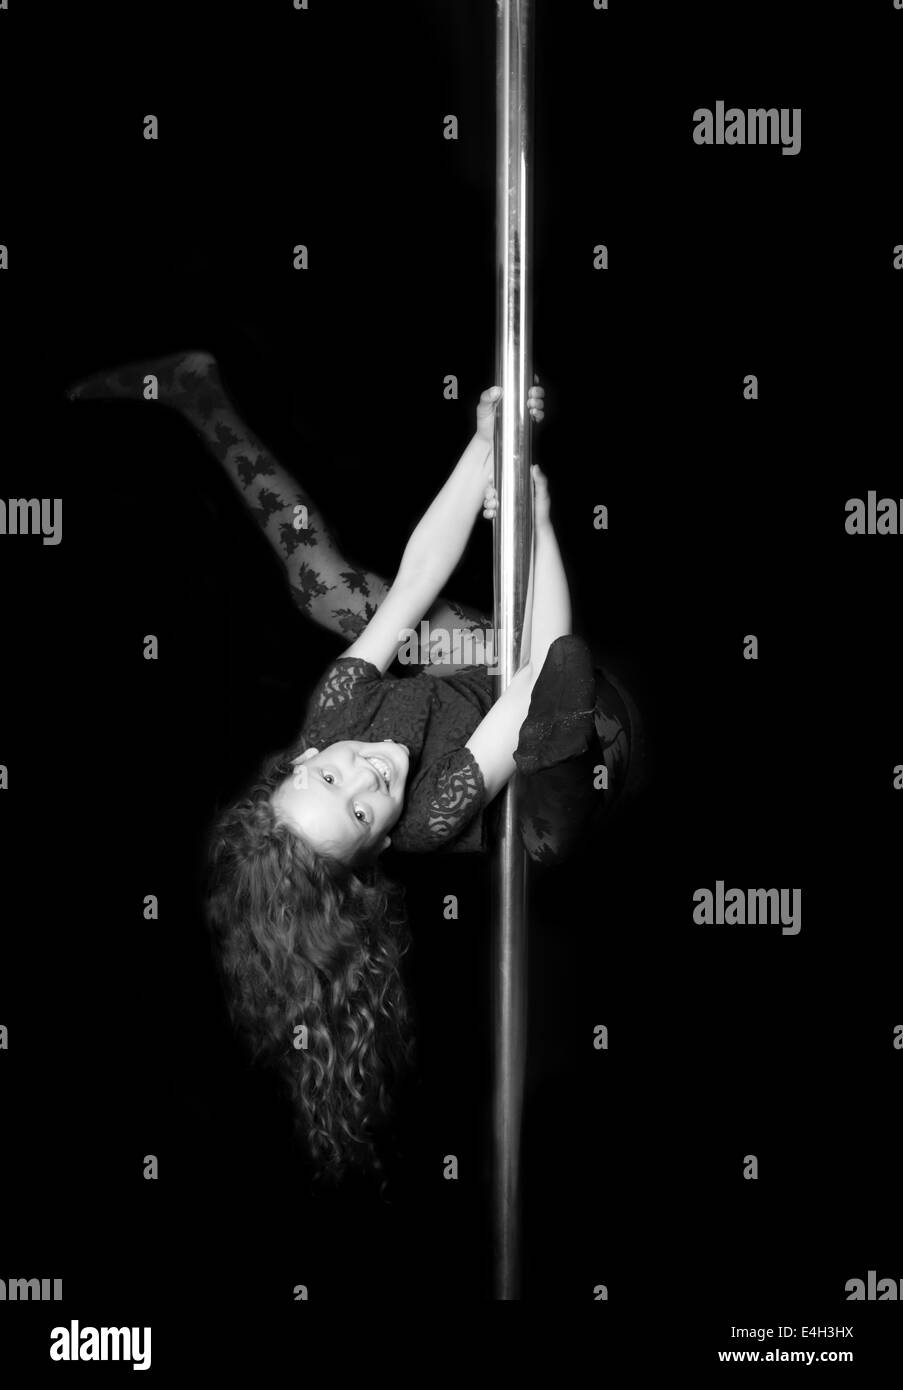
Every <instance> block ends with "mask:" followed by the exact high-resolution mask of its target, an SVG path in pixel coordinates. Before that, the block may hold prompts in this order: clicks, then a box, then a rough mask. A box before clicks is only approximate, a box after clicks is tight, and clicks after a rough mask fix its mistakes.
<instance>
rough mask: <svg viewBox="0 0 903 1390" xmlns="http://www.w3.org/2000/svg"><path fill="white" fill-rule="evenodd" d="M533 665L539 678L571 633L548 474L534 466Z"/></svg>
mask: <svg viewBox="0 0 903 1390" xmlns="http://www.w3.org/2000/svg"><path fill="white" fill-rule="evenodd" d="M531 585H532V610H531V609H529V608H528V610H527V612H528V613H529V614H530V653H529V655H530V662H531V665H532V666H533V669H534V670H535V671H536V673H537V675H539V673H540V671H541V670H542V666H543V662H544V661H545V659H546V655H547V653H548V650H549V647H550V646H551V645H552V643H553V642H554V641H555V639H556V637H564V636H566V635H567V634H568V633H569V632H570V630H571V595H570V590H569V588H568V581H567V574H566V573H565V568H564V562H563V560H562V558H561V551H560V550H559V548H558V540H557V537H556V535H555V528H554V527H553V525H552V518H551V507H550V503H549V488H548V482H547V479H546V476H545V474H544V473H543V471H542V469H541V468H539V467H538V465H534V467H533V564H532V569H531Z"/></svg>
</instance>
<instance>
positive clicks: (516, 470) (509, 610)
mask: <svg viewBox="0 0 903 1390" xmlns="http://www.w3.org/2000/svg"><path fill="white" fill-rule="evenodd" d="M496 7H497V14H496V180H497V183H496V272H497V276H498V301H497V318H496V377H495V380H496V382H497V383H498V384H499V385H500V386H501V387H502V400H501V406H500V408H499V411H498V413H497V416H496V429H495V479H496V487H497V488H498V494H499V507H498V513H497V517H496V522H495V541H494V554H493V561H494V575H493V578H494V584H495V589H494V622H495V629H496V634H497V646H496V651H497V652H498V653H499V675H498V690H497V695H496V698H498V695H500V694H501V693H502V691H503V690H504V689H505V687H506V686H507V685H508V683H509V681H510V680H511V678H512V676H513V675H514V674H515V673H516V671H517V669H518V667H519V665H520V660H519V658H520V651H521V639H522V632H523V625H524V605H525V602H526V596H527V584H528V581H529V570H530V557H531V554H532V548H533V505H532V501H533V495H532V484H531V478H530V421H529V418H528V415H527V393H528V390H529V387H530V383H531V382H532V376H531V373H530V360H531V351H532V343H531V315H530V307H531V305H530V290H531V283H530V269H531V265H530V251H531V247H530V242H531V191H530V164H531V156H532V140H531V130H530V119H531V105H532V87H533V54H532V33H531V30H532V20H533V14H532V7H533V0H496ZM517 792H518V788H517V780H516V778H515V779H513V780H512V781H511V782H509V783H508V786H507V788H506V789H505V791H504V792H503V793H502V797H503V800H502V805H501V807H500V816H499V839H498V844H497V847H496V850H495V860H494V865H493V882H492V895H493V926H492V945H493V952H492V954H493V1040H494V1041H493V1054H494V1055H493V1170H492V1188H493V1191H492V1197H493V1237H494V1250H493V1283H494V1296H495V1298H497V1299H517V1298H519V1297H520V1294H521V1212H520V1206H521V1200H520V1141H521V1112H522V1107H523V1091H524V1068H525V1062H526V1042H527V1037H526V1022H527V989H526V983H527V982H526V970H527V958H526V956H527V895H526V882H527V857H526V853H525V851H524V849H523V846H522V844H521V841H520V836H519V834H518V829H517Z"/></svg>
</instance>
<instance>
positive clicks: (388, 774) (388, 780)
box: [366, 753, 392, 787]
mask: <svg viewBox="0 0 903 1390" xmlns="http://www.w3.org/2000/svg"><path fill="white" fill-rule="evenodd" d="M366 761H367V762H368V763H369V764H370V766H371V767H373V768H375V769H376V771H377V772H378V773H379V775H380V777H381V778H382V779H383V781H384V782H385V784H386V786H387V787H391V784H392V767H391V765H390V764H389V763H388V762H387V761H386V759H385V758H381V757H380V756H379V754H378V753H368V754H367V755H366Z"/></svg>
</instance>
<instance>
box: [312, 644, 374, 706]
mask: <svg viewBox="0 0 903 1390" xmlns="http://www.w3.org/2000/svg"><path fill="white" fill-rule="evenodd" d="M374 677H375V678H376V679H377V680H379V679H380V671H379V667H378V666H374V665H373V662H372V661H364V660H363V658H362V657H359V656H340V657H338V658H337V660H335V661H334V662H333V663H332V665H331V666H330V668H329V670H328V671H327V672H326V674H325V676H324V677H323V679H322V681H321V682H320V685H319V687H318V689H317V691H316V692H315V695H314V699H313V700H312V701H311V706H310V713H311V716H313V717H316V715H318V714H322V713H323V712H324V711H325V710H335V709H340V708H341V706H342V705H345V704H347V703H348V701H349V700H350V699H351V697H352V695H353V694H354V691H355V689H356V687H357V686H358V685H359V684H360V683H361V682H362V681H369V680H373V679H374Z"/></svg>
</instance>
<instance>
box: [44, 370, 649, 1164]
mask: <svg viewBox="0 0 903 1390" xmlns="http://www.w3.org/2000/svg"><path fill="white" fill-rule="evenodd" d="M149 376H153V377H155V378H156V379H157V383H158V393H159V395H158V399H159V401H160V402H162V403H163V404H164V405H166V406H169V407H171V408H173V409H175V410H177V411H179V412H180V413H181V414H182V415H183V416H184V417H185V418H186V419H187V420H188V421H189V422H190V423H191V425H192V426H193V427H194V428H195V430H196V431H197V432H198V433H199V434H200V435H201V437H202V438H203V439H204V441H205V442H206V443H207V445H208V446H209V448H210V449H211V451H212V452H213V454H214V455H215V456H216V457H217V459H218V460H219V461H220V462H221V463H222V465H223V467H224V468H225V469H226V471H227V473H228V475H229V477H230V478H231V480H232V481H233V483H234V484H235V485H236V487H237V488H238V489H239V491H240V493H241V495H242V497H243V499H244V501H245V502H246V504H247V506H248V508H249V509H250V511H251V513H252V515H254V517H255V519H256V520H257V521H258V523H259V524H260V525H261V526H262V528H263V530H264V533H265V534H266V536H267V538H268V539H269V540H270V542H271V544H272V545H273V547H274V548H275V549H276V551H277V553H278V554H279V555H280V557H281V558H282V560H283V562H284V564H285V568H286V572H287V575H288V579H289V583H290V585H291V589H292V594H293V597H294V599H295V601H296V602H297V603H298V605H299V606H300V607H301V608H302V609H303V610H304V611H305V612H306V613H307V614H308V615H309V616H310V617H311V618H313V619H314V620H315V621H316V622H318V623H320V624H321V625H323V626H325V627H327V628H329V629H330V630H331V631H333V632H336V633H338V634H339V635H341V636H342V637H344V638H345V639H346V640H348V639H349V638H351V639H353V640H352V641H351V645H350V646H348V647H347V649H346V650H345V651H344V652H343V653H342V654H341V655H340V656H338V657H337V658H336V659H335V660H334V661H333V662H332V664H331V665H330V667H329V668H328V670H327V671H326V672H325V673H323V675H322V677H321V679H320V680H319V682H318V684H317V686H316V688H315V689H314V691H313V694H312V695H311V697H310V700H309V703H308V706H307V711H306V716H305V719H304V722H303V725H302V727H301V730H300V733H299V736H298V738H297V740H295V742H294V743H293V744H292V746H291V747H290V748H288V749H285V750H282V751H280V752H278V753H276V754H275V755H271V756H270V757H269V758H268V759H267V761H266V762H265V763H264V765H263V767H262V768H261V770H260V772H259V774H258V776H257V777H256V779H255V781H254V783H253V785H252V786H251V787H249V788H248V789H247V791H246V793H245V795H244V796H243V797H242V798H241V799H240V800H239V801H238V802H236V803H235V804H233V805H231V806H229V807H228V808H226V809H225V810H222V811H221V812H219V813H218V815H217V818H216V820H215V823H214V825H213V827H212V830H211V834H210V839H209V856H208V863H209V871H208V875H207V883H206V893H205V905H206V912H207V919H208V922H209V923H210V926H211V929H212V932H213V935H214V939H215V941H216V943H217V946H218V949H219V952H220V959H221V962H222V969H223V975H224V983H225V985H226V989H227V997H228V1000H229V1006H230V1013H231V1016H232V1019H233V1022H234V1023H235V1025H236V1027H238V1028H239V1029H240V1030H241V1031H242V1032H243V1034H244V1035H245V1036H246V1038H247V1040H248V1042H249V1044H250V1046H251V1049H252V1052H253V1054H254V1056H255V1057H256V1058H259V1059H263V1060H266V1061H269V1062H270V1063H272V1064H274V1065H275V1066H276V1067H277V1069H278V1070H279V1071H280V1073H281V1074H282V1075H283V1077H284V1078H285V1080H286V1082H287V1084H288V1087H289V1091H290V1094H291V1097H292V1100H293V1105H294V1113H295V1115H296V1119H297V1123H298V1128H299V1133H300V1134H301V1135H302V1136H303V1138H304V1140H305V1141H306V1145H307V1148H308V1151H309V1153H310V1154H311V1156H312V1158H313V1159H314V1162H315V1165H316V1168H317V1171H318V1174H319V1175H321V1176H329V1177H331V1178H333V1179H335V1178H338V1177H340V1176H341V1175H342V1174H343V1173H345V1172H346V1171H347V1170H349V1169H353V1168H357V1169H367V1168H375V1169H377V1170H379V1169H381V1167H382V1160H381V1158H380V1155H379V1152H378V1149H377V1146H376V1142H375V1141H376V1137H377V1135H376V1128H377V1124H378V1122H379V1120H380V1119H381V1118H384V1117H386V1116H387V1115H388V1114H389V1113H390V1088H391V1083H392V1079H393V1076H394V1075H395V1074H396V1073H397V1072H398V1071H399V1070H400V1069H401V1068H402V1067H403V1066H405V1065H408V1064H409V1063H410V1061H411V1057H412V1055H413V1040H412V1037H411V1030H410V1025H409V1017H408V1009H407V1005H406V1000H405V994H404V989H403V985H402V979H401V974H400V962H401V958H402V956H403V955H404V953H405V951H406V949H407V947H408V944H409V934H408V929H407V923H406V920H405V916H404V912H403V909H402V892H401V890H400V889H399V888H398V887H397V886H396V885H395V884H394V883H393V882H392V880H391V879H390V878H389V877H387V876H386V874H385V873H384V872H383V869H382V865H381V856H382V855H383V854H384V853H385V852H386V851H387V850H388V849H389V848H390V847H392V848H393V849H394V850H395V851H402V852H408V853H424V852H429V851H436V852H440V853H460V852H466V851H481V850H485V849H486V848H487V847H488V844H489V841H490V839H491V830H492V825H491V823H490V815H489V814H487V808H489V807H490V805H492V804H493V803H495V805H496V806H497V805H498V802H497V800H496V799H497V797H498V794H499V792H500V791H501V790H502V789H503V788H504V787H505V785H506V784H507V782H508V781H509V780H510V778H511V777H512V776H513V775H514V773H515V772H516V771H517V772H519V773H520V775H521V785H520V796H519V809H520V832H521V837H522V840H523V843H524V845H525V847H526V849H527V851H528V853H529V854H530V856H531V858H532V859H534V860H535V861H536V862H537V863H541V864H544V865H547V864H557V863H560V862H561V861H562V860H563V859H564V858H566V857H567V855H568V854H569V853H570V852H571V851H572V850H573V849H574V848H575V846H577V845H578V844H581V843H584V842H585V841H586V839H587V838H588V836H589V835H590V834H591V833H592V831H593V829H594V828H595V826H596V825H597V824H598V823H599V821H600V820H601V819H602V817H603V816H604V815H607V814H608V813H609V812H610V810H611V808H612V806H613V805H615V804H618V803H623V801H624V800H625V799H627V798H629V796H630V795H631V792H632V790H633V789H635V787H636V785H637V784H638V783H639V781H640V779H641V776H642V772H643V762H644V760H643V756H642V752H643V740H642V733H641V727H640V722H639V716H638V713H637V710H636V706H635V705H634V703H633V700H632V697H631V696H630V694H629V692H628V691H627V690H626V688H625V687H624V686H623V684H622V683H621V682H620V681H619V680H618V679H617V678H616V677H614V676H613V675H611V673H610V672H609V673H608V674H606V673H605V672H603V671H602V669H601V667H599V666H597V665H594V660H593V656H592V653H591V652H590V649H589V648H588V647H587V645H586V643H585V642H583V641H582V639H580V638H578V637H574V636H572V635H571V632H570V628H571V609H570V599H569V594H568V586H567V581H566V577H565V572H564V567H563V565H562V562H561V556H560V553H559V550H558V545H557V541H556V538H555V533H554V530H553V527H552V522H551V515H550V503H549V493H548V487H547V483H546V479H545V477H544V475H543V473H542V471H541V470H540V469H539V468H538V467H534V469H533V503H534V547H533V557H532V569H531V577H530V585H529V589H528V595H527V609H526V613H525V618H524V629H525V632H526V633H528V634H529V656H528V658H527V660H526V661H525V662H524V664H523V665H522V666H521V667H520V669H519V670H518V671H517V673H516V675H515V676H514V677H513V679H512V680H511V681H510V683H509V685H508V687H507V689H506V690H505V691H504V692H503V693H502V694H501V696H500V697H499V698H498V699H497V700H495V702H494V703H493V701H494V696H495V690H494V678H493V676H492V675H491V674H490V672H489V668H488V666H487V661H489V662H490V663H491V661H492V659H493V649H494V644H493V643H492V641H491V638H490V640H489V641H488V642H485V641H481V640H480V639H482V638H485V637H489V635H490V631H491V620H490V619H489V618H488V617H486V616H484V615H483V614H481V613H478V612H476V611H474V610H473V609H469V608H465V607H464V606H462V605H460V604H457V603H454V602H452V601H450V600H449V599H446V598H444V597H441V593H442V588H443V586H444V584H445V582H446V580H447V579H448V577H449V576H450V575H451V574H452V572H453V571H454V569H455V568H456V567H457V565H458V562H459V561H460V559H461V556H462V554H463V552H464V549H465V546H466V544H467V541H468V538H469V536H470V533H471V530H472V528H473V524H474V522H475V520H476V518H477V516H478V514H479V513H480V511H481V510H482V512H483V515H484V517H486V518H488V519H492V518H493V517H494V516H495V513H496V511H497V506H498V501H497V496H496V492H495V488H494V485H493V428H494V419H495V412H496V406H497V404H498V401H499V399H500V396H501V390H500V388H498V387H492V388H490V389H489V390H487V391H484V392H483V394H482V396H481V398H480V403H479V405H478V407H477V423H476V431H475V433H474V435H473V438H472V439H471V440H470V442H469V443H468V445H467V447H466V449H465V450H464V453H463V454H462V456H461V458H460V459H459V461H458V463H457V465H456V467H455V468H454V470H453V472H452V473H451V476H450V477H449V478H448V480H447V481H446V483H445V485H444V486H443V487H442V489H441V490H440V492H439V494H438V495H437V497H436V499H435V500H434V502H433V503H432V505H431V506H430V507H429V509H428V510H427V512H426V513H425V515H424V516H423V518H422V520H421V521H420V522H419V524H418V525H417V527H416V528H415V530H414V531H413V533H412V535H411V537H410V540H409V541H408V544H407V546H406V548H405V550H404V554H403V555H402V558H401V563H400V564H399V567H398V571H397V573H396V575H395V577H394V579H393V580H392V581H391V583H390V582H388V581H387V580H386V579H384V578H382V577H380V576H379V575H376V574H374V573H372V572H370V571H367V570H362V569H360V568H359V567H357V566H355V565H353V564H351V563H350V562H349V561H348V559H347V558H346V557H345V556H343V555H342V554H341V553H340V551H339V550H338V548H337V547H336V545H335V542H334V539H333V537H332V536H331V535H330V532H329V530H328V528H327V526H326V524H325V522H324V520H323V517H322V515H321V514H320V512H319V510H318V508H317V506H316V504H315V503H314V502H313V500H312V499H311V497H310V496H309V495H308V494H307V493H306V492H305V491H304V490H303V488H302V487H300V486H299V484H298V482H297V481H296V480H295V479H294V478H293V477H291V476H290V475H289V474H288V473H287V472H286V471H285V470H284V469H283V468H282V467H281V466H280V465H279V463H278V462H277V461H276V459H275V458H274V457H273V456H272V454H271V453H269V452H268V451H267V450H266V448H265V447H264V446H263V444H261V442H260V441H259V440H258V439H257V438H256V437H255V436H254V435H253V434H251V432H250V431H249V430H248V428H247V426H246V425H245V424H244V422H243V421H242V420H241V418H240V417H239V416H238V414H237V412H236V410H235V408H234V406H233V405H232V403H231V401H230V400H229V398H228V395H227V393H226V391H225V389H224V387H223V384H222V381H221V378H220V374H219V371H218V368H217V365H216V362H215V360H214V358H213V357H212V356H211V355H210V354H208V353H199V352H193V353H183V354H177V355H174V356H172V357H168V358H164V359H158V360H155V361H150V362H144V363H136V364H132V365H131V366H127V367H124V368H122V369H119V370H117V371H115V372H113V373H110V374H102V375H100V376H97V377H92V378H90V379H89V380H87V381H84V382H82V383H80V384H79V385H78V386H76V387H75V388H73V389H72V390H71V391H70V392H69V393H68V395H69V399H71V400H82V399H136V400H141V399H142V398H143V395H144V390H145V385H146V378H148V377H149ZM529 408H530V412H531V415H532V417H533V419H534V420H537V421H538V420H540V419H541V418H542V415H543V389H542V387H540V386H535V387H533V388H532V390H531V392H530V396H529ZM424 618H426V619H427V622H428V625H429V627H428V631H429V632H430V634H431V638H432V639H433V640H431V642H430V645H429V648H428V650H426V651H422V650H420V649H419V648H418V646H417V643H416V639H412V638H411V633H412V631H413V632H414V633H415V634H416V633H417V632H419V630H420V624H421V620H423V619H424ZM437 633H440V634H443V635H444V637H445V638H446V640H444V641H442V640H440V641H439V642H438V644H437V642H436V640H435V638H436V634H437ZM475 653H476V658H477V659H476V660H474V654H475ZM412 657H413V661H412ZM393 662H398V663H399V671H400V674H399V675H397V676H389V675H387V671H388V669H389V667H390V666H391V665H392V663H393ZM404 663H407V664H404ZM415 663H416V664H415ZM602 764H604V765H605V768H606V769H607V773H608V787H607V789H606V788H605V787H604V786H600V785H599V784H600V783H601V782H602V781H603V780H604V779H603V778H602V777H600V776H598V775H597V771H596V770H597V769H598V768H600V767H601V765H602Z"/></svg>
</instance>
